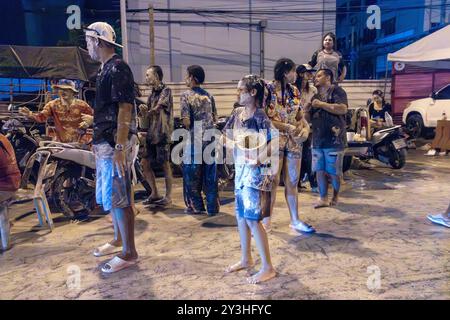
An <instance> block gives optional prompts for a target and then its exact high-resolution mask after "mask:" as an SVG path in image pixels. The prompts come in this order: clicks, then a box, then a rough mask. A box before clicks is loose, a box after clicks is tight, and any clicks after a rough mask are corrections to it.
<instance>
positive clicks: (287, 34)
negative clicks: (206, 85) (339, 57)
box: [127, 0, 336, 82]
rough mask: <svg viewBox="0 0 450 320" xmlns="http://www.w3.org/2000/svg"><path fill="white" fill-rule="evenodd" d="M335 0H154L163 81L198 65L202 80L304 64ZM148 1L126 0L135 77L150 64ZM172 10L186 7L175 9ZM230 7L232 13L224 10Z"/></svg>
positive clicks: (268, 73) (331, 18)
mask: <svg viewBox="0 0 450 320" xmlns="http://www.w3.org/2000/svg"><path fill="white" fill-rule="evenodd" d="M335 3H336V2H335V0H321V1H289V0H280V1H276V2H274V1H268V0H156V1H153V5H154V8H155V9H169V10H170V11H166V12H161V11H158V10H156V11H155V14H154V19H155V29H154V30H155V63H156V64H158V65H161V67H162V68H163V70H164V74H165V80H166V81H171V82H179V81H183V78H184V73H185V70H186V67H187V66H189V65H191V64H199V65H202V66H203V67H204V69H205V71H206V81H213V82H216V81H230V80H238V79H240V78H241V77H242V76H243V75H245V74H249V73H255V74H258V75H264V77H266V78H268V79H271V78H272V77H273V66H274V64H275V62H276V60H277V59H279V58H281V57H288V58H291V59H292V60H294V61H295V62H296V63H299V64H301V63H306V62H308V61H309V59H310V58H311V55H312V54H313V52H314V51H315V50H317V49H318V48H319V47H320V45H321V39H322V36H323V34H324V33H326V32H328V31H333V32H335V14H334V11H335V8H336V7H335ZM148 5H149V2H148V1H146V0H129V1H128V8H139V9H142V10H143V11H142V12H128V14H127V23H128V26H127V29H128V43H129V48H128V50H129V62H130V65H131V66H132V68H133V71H134V73H135V77H136V79H137V80H138V81H143V77H144V74H145V71H146V69H147V67H148V65H149V64H150V42H149V33H150V31H149V26H150V25H149V22H148V21H149V14H148V10H147V9H148ZM177 9H190V10H188V11H185V12H182V13H179V12H176V10H177ZM230 10H232V12H229V11H230Z"/></svg>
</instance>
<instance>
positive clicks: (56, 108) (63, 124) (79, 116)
mask: <svg viewBox="0 0 450 320" xmlns="http://www.w3.org/2000/svg"><path fill="white" fill-rule="evenodd" d="M53 89H55V90H56V91H57V92H58V96H59V98H57V99H55V100H52V101H50V102H49V103H47V104H46V105H45V106H44V109H43V110H42V111H41V112H37V113H33V112H31V111H30V109H28V108H26V107H24V108H20V109H19V113H21V114H22V115H25V116H27V117H29V118H31V119H33V120H34V121H37V122H45V121H47V119H48V118H52V119H53V121H54V122H55V134H56V139H57V141H60V142H66V143H67V142H81V143H87V142H89V140H90V137H89V135H86V134H84V132H83V131H80V130H79V129H80V128H85V127H87V124H85V123H84V122H83V118H84V117H85V116H91V115H92V114H93V111H92V108H91V107H90V106H89V105H88V104H87V103H86V102H84V101H83V100H80V99H76V98H75V94H76V93H78V90H77V89H76V88H75V83H74V82H73V81H71V80H66V79H62V80H60V81H58V83H57V84H56V85H54V86H53Z"/></svg>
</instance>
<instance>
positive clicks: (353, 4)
mask: <svg viewBox="0 0 450 320" xmlns="http://www.w3.org/2000/svg"><path fill="white" fill-rule="evenodd" d="M349 11H350V12H359V11H361V0H351V1H350V8H349Z"/></svg>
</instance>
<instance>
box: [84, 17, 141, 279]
mask: <svg viewBox="0 0 450 320" xmlns="http://www.w3.org/2000/svg"><path fill="white" fill-rule="evenodd" d="M115 41H116V35H115V32H114V29H113V28H112V27H111V26H110V25H109V24H107V23H105V22H95V23H93V24H91V25H90V26H89V27H88V28H87V29H86V43H87V47H88V51H89V55H90V56H91V57H92V59H94V60H97V61H100V62H101V63H102V66H101V69H100V71H99V73H98V75H97V82H96V97H95V107H94V138H93V144H94V153H95V157H96V180H97V182H96V199H97V203H99V204H101V205H103V208H104V209H105V211H107V210H111V215H112V220H113V224H114V234H115V237H114V238H115V239H114V241H112V242H110V243H107V244H105V245H103V246H101V247H99V248H97V249H96V250H95V251H94V255H95V256H96V257H100V256H105V255H108V254H111V253H114V252H118V251H120V246H122V252H121V253H120V254H118V255H117V256H115V257H114V258H113V259H111V260H110V261H109V262H107V263H106V264H105V265H104V266H103V267H102V269H101V270H102V272H104V273H113V272H117V271H119V270H122V269H124V268H127V267H129V266H131V265H134V264H135V263H136V262H137V258H138V254H137V252H136V248H135V244H134V213H133V209H132V206H133V199H132V186H131V176H130V175H131V167H132V165H133V161H134V159H133V156H134V154H135V149H134V148H135V147H136V139H137V137H136V108H135V105H134V98H135V96H134V79H133V74H132V72H131V69H130V67H129V66H128V65H127V64H126V62H124V61H123V60H122V58H121V57H120V56H118V55H117V54H116V53H115V47H121V46H120V45H119V44H117V43H116V42H115Z"/></svg>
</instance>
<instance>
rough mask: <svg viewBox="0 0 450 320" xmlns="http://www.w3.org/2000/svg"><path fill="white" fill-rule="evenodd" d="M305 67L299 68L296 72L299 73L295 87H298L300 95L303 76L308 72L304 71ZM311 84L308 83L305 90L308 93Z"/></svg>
mask: <svg viewBox="0 0 450 320" xmlns="http://www.w3.org/2000/svg"><path fill="white" fill-rule="evenodd" d="M304 70H305V67H304V66H301V65H300V66H298V67H297V69H296V70H295V72H296V73H297V80H295V86H296V87H297V89H298V91H300V93H301V92H302V90H303V89H302V84H303V81H304V79H303V74H304V73H306V72H307V71H304ZM309 89H310V87H309V82H308V81H306V85H305V90H306V92H309Z"/></svg>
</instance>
